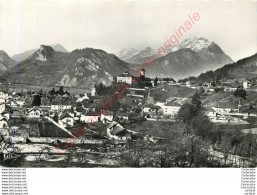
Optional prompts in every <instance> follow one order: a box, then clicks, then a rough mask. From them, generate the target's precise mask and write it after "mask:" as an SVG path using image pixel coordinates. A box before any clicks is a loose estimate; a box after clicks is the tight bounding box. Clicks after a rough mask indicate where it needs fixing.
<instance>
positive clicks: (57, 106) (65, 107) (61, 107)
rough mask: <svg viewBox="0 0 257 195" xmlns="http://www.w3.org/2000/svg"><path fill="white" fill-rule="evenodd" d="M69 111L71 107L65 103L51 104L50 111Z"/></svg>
mask: <svg viewBox="0 0 257 195" xmlns="http://www.w3.org/2000/svg"><path fill="white" fill-rule="evenodd" d="M69 109H71V105H70V104H69V103H66V102H65V103H64V102H53V103H52V105H51V111H63V110H69Z"/></svg>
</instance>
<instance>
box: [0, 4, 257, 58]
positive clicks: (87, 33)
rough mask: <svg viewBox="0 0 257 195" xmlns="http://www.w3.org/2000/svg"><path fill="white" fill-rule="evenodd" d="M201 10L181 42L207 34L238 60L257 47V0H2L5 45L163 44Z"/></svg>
mask: <svg viewBox="0 0 257 195" xmlns="http://www.w3.org/2000/svg"><path fill="white" fill-rule="evenodd" d="M195 12H198V13H199V15H200V19H199V20H198V21H197V22H196V23H195V24H194V25H193V26H192V28H191V29H190V30H189V31H188V32H187V33H186V34H185V35H184V36H183V37H182V38H181V39H180V42H181V41H182V40H184V39H185V38H190V37H204V38H206V39H208V40H210V41H214V42H215V43H216V44H218V45H219V46H220V47H221V49H222V50H223V51H224V52H225V53H226V54H227V55H229V56H230V57H231V58H232V59H233V60H234V61H237V60H239V59H242V58H244V57H248V56H251V55H253V54H255V53H256V52H257V22H256V21H257V0H234V1H231V0H230V1H224V0H215V1H214V0H209V1H203V0H202V1H196V0H190V1H189V0H184V1H179V0H159V1H158V0H134V1H133V0H130V1H128V0H119V1H118V0H109V1H104V0H51V1H50V0H23V1H18V0H17V1H15V0H12V1H10V0H0V50H4V51H6V52H7V53H8V55H10V56H12V55H14V54H16V53H21V52H24V51H26V50H30V49H34V48H39V46H40V45H41V44H44V45H51V44H56V43H60V44H61V45H63V46H64V47H65V48H66V49H67V50H68V51H72V50H75V49H82V48H86V47H91V48H97V49H102V50H105V51H106V52H108V53H117V52H119V51H120V50H122V49H128V48H135V49H144V48H145V47H148V46H150V47H152V48H159V47H160V46H162V45H163V44H164V43H165V41H166V38H168V37H170V36H171V35H172V34H173V33H174V29H175V30H176V29H178V28H179V27H180V26H182V25H184V23H185V21H186V20H188V15H190V16H191V17H192V15H193V14H194V13H195Z"/></svg>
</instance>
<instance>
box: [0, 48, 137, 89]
mask: <svg viewBox="0 0 257 195" xmlns="http://www.w3.org/2000/svg"><path fill="white" fill-rule="evenodd" d="M126 70H129V71H133V68H132V66H131V65H130V64H128V63H125V62H123V61H122V60H120V59H119V58H117V57H116V56H115V55H113V54H108V53H106V52H105V51H102V50H97V49H92V48H86V49H81V50H78V49H77V50H74V51H72V52H70V53H65V52H58V51H54V49H53V48H52V47H50V46H45V45H41V47H40V49H39V50H37V51H36V52H35V53H33V54H32V55H31V56H30V57H29V58H28V59H26V60H24V61H22V62H20V63H19V64H18V70H17V75H18V78H17V80H18V83H21V84H32V85H44V86H56V85H63V86H69V87H83V88H87V87H91V86H92V85H93V83H94V82H100V81H102V82H103V83H111V82H112V79H113V77H114V76H117V75H118V74H121V73H122V72H125V71H126ZM2 79H5V80H6V81H8V82H11V83H14V82H15V69H14V68H11V69H9V70H8V71H7V72H6V73H5V74H4V76H3V77H2Z"/></svg>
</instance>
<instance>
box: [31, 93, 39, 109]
mask: <svg viewBox="0 0 257 195" xmlns="http://www.w3.org/2000/svg"><path fill="white" fill-rule="evenodd" d="M40 105H41V96H40V95H39V94H37V95H34V99H33V101H32V106H40Z"/></svg>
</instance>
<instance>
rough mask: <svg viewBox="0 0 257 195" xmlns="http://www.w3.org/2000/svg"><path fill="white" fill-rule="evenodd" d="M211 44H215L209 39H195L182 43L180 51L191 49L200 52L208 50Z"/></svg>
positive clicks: (179, 47)
mask: <svg viewBox="0 0 257 195" xmlns="http://www.w3.org/2000/svg"><path fill="white" fill-rule="evenodd" d="M211 44H213V42H212V41H209V40H208V39H205V38H196V37H193V38H190V39H185V40H184V41H182V42H181V43H180V44H179V46H178V49H183V48H190V49H192V50H193V51H195V52H198V51H202V50H205V49H207V48H208V47H209V46H210V45H211Z"/></svg>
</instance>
